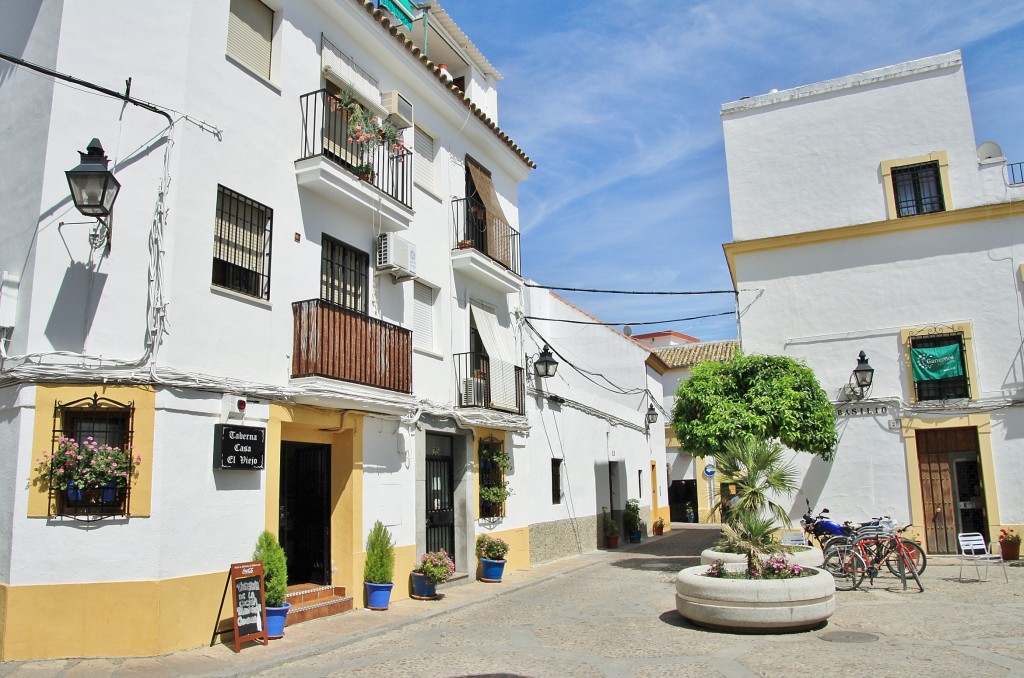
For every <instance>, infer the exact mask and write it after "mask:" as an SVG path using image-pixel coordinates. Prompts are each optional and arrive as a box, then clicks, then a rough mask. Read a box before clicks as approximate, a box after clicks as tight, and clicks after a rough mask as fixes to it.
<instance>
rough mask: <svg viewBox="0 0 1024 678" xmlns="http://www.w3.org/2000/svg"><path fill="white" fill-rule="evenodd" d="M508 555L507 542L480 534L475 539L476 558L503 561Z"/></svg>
mask: <svg viewBox="0 0 1024 678" xmlns="http://www.w3.org/2000/svg"><path fill="white" fill-rule="evenodd" d="M507 553H508V542H507V541H505V540H504V539H499V538H498V537H492V536H491V535H489V534H481V535H479V536H477V538H476V557H477V558H486V559H487V560H504V559H505V555H506V554H507Z"/></svg>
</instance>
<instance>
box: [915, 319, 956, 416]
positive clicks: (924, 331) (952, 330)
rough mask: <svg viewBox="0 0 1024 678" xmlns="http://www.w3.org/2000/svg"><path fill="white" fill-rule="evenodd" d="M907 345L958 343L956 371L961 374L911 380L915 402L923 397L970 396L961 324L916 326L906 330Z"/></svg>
mask: <svg viewBox="0 0 1024 678" xmlns="http://www.w3.org/2000/svg"><path fill="white" fill-rule="evenodd" d="M909 341H910V346H909V347H908V349H915V348H938V347H941V346H951V345H954V344H956V345H959V346H960V371H961V373H962V376H959V377H947V378H944V379H929V380H917V379H915V380H914V390H915V394H916V396H917V400H918V402H921V401H927V400H963V399H967V398H970V397H971V383H970V378H969V376H968V372H967V344H966V342H965V341H964V333H963V328H961V327H955V326H931V327H925V328H920V329H917V330H915V331H913V332H911V333H910V334H909Z"/></svg>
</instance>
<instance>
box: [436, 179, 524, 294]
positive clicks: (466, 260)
mask: <svg viewBox="0 0 1024 678" xmlns="http://www.w3.org/2000/svg"><path fill="white" fill-rule="evenodd" d="M452 221H453V225H454V240H453V241H452V266H453V267H454V268H455V270H456V271H459V272H460V273H462V274H463V275H465V276H467V277H469V278H471V279H473V280H474V281H476V282H478V283H481V284H483V285H485V286H487V287H489V288H491V289H493V290H495V291H497V292H500V293H503V294H509V293H512V292H515V291H517V290H518V289H519V285H520V283H521V282H522V278H521V275H520V255H519V231H517V230H516V229H515V228H513V227H512V226H510V225H509V223H508V222H507V221H506V220H505V217H504V215H503V214H502V213H501V211H500V208H499V207H498V206H496V205H493V206H492V205H488V204H487V203H486V202H484V201H483V200H482V199H481V198H480V197H478V196H473V197H469V198H459V199H456V200H452Z"/></svg>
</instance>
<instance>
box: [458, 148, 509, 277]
mask: <svg viewBox="0 0 1024 678" xmlns="http://www.w3.org/2000/svg"><path fill="white" fill-rule="evenodd" d="M466 167H467V168H469V175H470V177H472V179H473V185H474V186H476V193H477V194H476V196H475V197H476V198H477V199H478V200H480V202H482V203H483V204H484V209H485V210H487V222H486V223H487V254H488V256H490V257H491V259H494V260H495V261H500V262H501V263H502V264H504V265H505V266H507V267H509V268H511V266H512V243H511V227H510V226H509V224H508V219H507V218H506V217H505V213H504V212H503V211H502V209H501V203H500V202H498V193H497V192H496V191H495V190H494V182H493V181H491V173H490V171H489V170H487V168H485V167H484V166H483V165H481V164H480V163H478V162H476V161H475V160H473V159H472V158H470V157H469V156H466Z"/></svg>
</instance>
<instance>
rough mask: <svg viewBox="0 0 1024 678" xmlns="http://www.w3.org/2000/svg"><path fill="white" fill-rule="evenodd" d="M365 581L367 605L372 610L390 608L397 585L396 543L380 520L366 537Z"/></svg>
mask: <svg viewBox="0 0 1024 678" xmlns="http://www.w3.org/2000/svg"><path fill="white" fill-rule="evenodd" d="M363 581H364V582H365V584H366V607H368V608H370V609H371V610H386V609H388V604H389V603H390V602H391V589H392V587H394V585H395V584H394V581H395V545H394V542H393V541H392V540H391V532H389V531H388V528H386V527H384V523H382V522H380V521H379V520H378V521H376V522H375V523H374V524H373V528H372V529H371V530H370V534H369V535H367V537H366V564H365V565H364V566H363Z"/></svg>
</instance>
